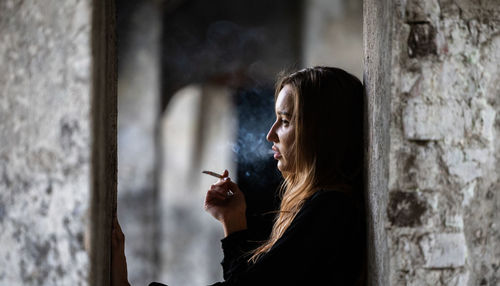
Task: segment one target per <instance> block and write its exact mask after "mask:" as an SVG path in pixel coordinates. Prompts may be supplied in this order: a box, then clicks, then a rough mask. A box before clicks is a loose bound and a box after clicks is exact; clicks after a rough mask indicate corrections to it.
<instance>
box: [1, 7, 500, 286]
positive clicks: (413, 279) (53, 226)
mask: <svg viewBox="0 0 500 286" xmlns="http://www.w3.org/2000/svg"><path fill="white" fill-rule="evenodd" d="M317 65H320V66H336V67H340V68H343V69H345V70H347V71H349V72H350V73H352V74H354V75H355V76H357V77H358V78H359V79H361V80H362V81H363V83H364V86H365V98H366V101H365V130H364V132H365V162H366V164H365V168H366V170H364V174H365V181H366V184H365V196H366V201H367V220H368V226H367V227H368V232H367V233H368V249H369V250H368V254H367V255H368V257H367V261H368V266H367V267H368V283H369V285H372V286H386V285H392V286H400V285H401V286H410V285H411V286H418V285H433V286H434V285H438V286H439V285H443V286H444V285H451V286H476V285H481V286H483V285H484V286H495V285H500V192H499V189H500V172H499V170H500V137H499V136H500V116H499V115H498V113H499V111H500V70H499V69H500V1H499V0H482V1H474V0H381V1H378V0H364V1H362V0H273V1H268V0H253V1H230V0H217V1H203V0H172V1H168V0H143V1H133V0H105V1H100V0H68V1H56V0H48V1H33V2H31V1H22V0H2V1H0V285H110V267H111V266H110V230H111V218H112V216H113V213H115V212H117V214H118V218H119V220H120V223H121V226H122V228H123V232H124V233H125V235H126V256H127V263H128V279H129V281H130V283H131V285H148V283H150V282H151V281H164V282H165V283H168V285H174V286H175V285H208V284H211V283H214V282H216V281H222V280H223V277H222V270H221V265H220V262H221V259H222V250H221V249H220V240H221V238H223V236H224V234H223V230H222V228H221V226H220V224H219V223H218V222H217V221H216V220H214V219H213V218H212V217H210V216H209V215H207V213H206V212H205V211H204V209H203V200H204V198H205V194H206V191H207V188H208V186H210V184H213V183H214V182H215V181H216V179H214V178H213V177H210V176H206V175H203V174H202V173H201V172H202V171H203V170H210V171H214V172H217V173H222V172H223V171H224V169H227V170H228V171H229V174H230V176H231V178H232V179H234V180H235V181H237V182H238V184H239V185H240V188H241V189H242V190H243V192H244V193H245V198H246V201H247V206H248V209H247V215H248V224H249V226H251V227H255V228H259V230H260V231H261V233H262V240H265V239H266V237H267V236H268V235H269V232H270V229H271V227H272V223H273V221H274V215H275V212H273V211H274V210H276V208H277V205H278V204H279V198H278V196H277V194H276V190H277V188H278V186H279V184H280V182H281V176H280V173H279V172H278V170H277V169H276V163H275V161H274V160H273V159H272V155H270V153H269V150H270V148H271V145H272V144H271V143H269V142H267V141H266V139H265V137H266V133H267V131H268V130H269V127H270V126H271V125H272V123H273V121H274V116H275V114H274V84H275V80H276V78H277V75H278V74H279V73H280V72H284V71H285V72H286V71H293V70H297V69H300V68H304V67H311V66H317Z"/></svg>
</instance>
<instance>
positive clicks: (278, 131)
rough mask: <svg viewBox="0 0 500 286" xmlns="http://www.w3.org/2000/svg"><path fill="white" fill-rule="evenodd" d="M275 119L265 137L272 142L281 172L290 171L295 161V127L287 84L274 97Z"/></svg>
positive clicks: (290, 90)
mask: <svg viewBox="0 0 500 286" xmlns="http://www.w3.org/2000/svg"><path fill="white" fill-rule="evenodd" d="M275 112H276V121H275V122H274V124H273V126H271V129H270V130H269V133H268V134H267V136H266V139H267V140H268V141H269V142H272V143H274V144H273V151H274V159H276V160H278V169H279V170H280V171H281V173H285V172H291V171H292V170H293V164H294V162H295V152H294V150H293V149H294V144H295V127H294V126H293V121H292V116H293V95H292V89H291V87H290V86H289V85H285V86H284V87H283V88H282V89H281V91H280V93H279V94H278V98H277V99H276V105H275Z"/></svg>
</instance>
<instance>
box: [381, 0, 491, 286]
mask: <svg viewBox="0 0 500 286" xmlns="http://www.w3.org/2000/svg"><path fill="white" fill-rule="evenodd" d="M394 9H395V14H394V23H393V25H394V30H393V33H394V34H393V39H394V40H393V62H392V99H391V100H392V105H391V114H392V118H391V127H390V136H391V139H390V145H391V147H390V175H389V190H390V192H389V202H388V207H387V219H388V221H387V225H388V233H389V234H388V241H389V249H390V256H391V259H390V267H391V273H390V274H391V275H390V276H391V277H390V280H391V285H460V286H462V285H463V286H465V285H469V286H472V285H498V284H499V283H500V272H499V271H498V269H499V266H500V211H499V210H500V194H499V192H498V190H499V188H500V178H499V172H498V170H499V169H500V138H499V134H500V118H499V116H498V111H499V110H500V84H499V83H500V73H499V67H500V65H499V63H500V5H499V2H498V1H494V0H492V1H471V0H456V1H451V0H442V1H437V0H425V1H414V0H408V1H395V8H394Z"/></svg>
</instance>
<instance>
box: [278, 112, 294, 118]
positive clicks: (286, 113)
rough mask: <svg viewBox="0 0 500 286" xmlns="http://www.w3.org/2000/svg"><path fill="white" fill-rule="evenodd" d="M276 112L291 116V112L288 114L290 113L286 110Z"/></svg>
mask: <svg viewBox="0 0 500 286" xmlns="http://www.w3.org/2000/svg"><path fill="white" fill-rule="evenodd" d="M277 113H278V114H279V115H284V116H288V117H290V116H291V114H290V113H288V112H286V111H278V112H277Z"/></svg>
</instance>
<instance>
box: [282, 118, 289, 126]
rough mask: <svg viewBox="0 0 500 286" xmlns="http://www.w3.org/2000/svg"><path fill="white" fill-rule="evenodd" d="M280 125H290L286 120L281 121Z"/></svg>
mask: <svg viewBox="0 0 500 286" xmlns="http://www.w3.org/2000/svg"><path fill="white" fill-rule="evenodd" d="M281 123H283V125H288V124H289V123H290V121H288V120H286V119H281Z"/></svg>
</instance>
